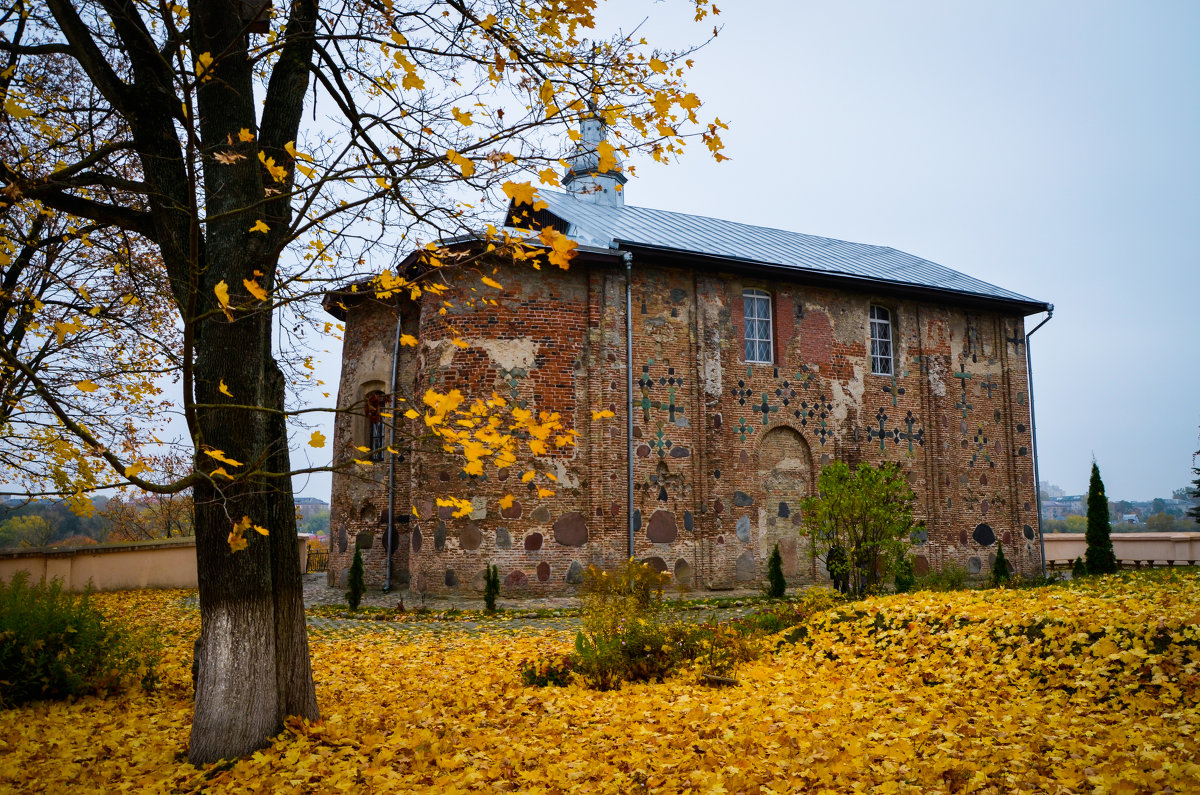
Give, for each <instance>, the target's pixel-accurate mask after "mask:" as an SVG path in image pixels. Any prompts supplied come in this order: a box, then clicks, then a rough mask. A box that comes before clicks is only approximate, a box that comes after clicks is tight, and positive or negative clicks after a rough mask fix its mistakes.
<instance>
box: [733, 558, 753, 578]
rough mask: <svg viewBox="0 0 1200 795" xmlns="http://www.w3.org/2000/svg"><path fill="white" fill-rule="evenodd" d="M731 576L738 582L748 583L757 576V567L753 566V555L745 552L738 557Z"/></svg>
mask: <svg viewBox="0 0 1200 795" xmlns="http://www.w3.org/2000/svg"><path fill="white" fill-rule="evenodd" d="M733 576H734V578H735V579H737V581H738V582H750V581H751V580H753V579H754V578H755V577H757V576H758V567H757V566H755V565H754V553H752V552H749V551H747V552H743V553H742V554H740V555H738V559H737V563H736V564H734V572H733Z"/></svg>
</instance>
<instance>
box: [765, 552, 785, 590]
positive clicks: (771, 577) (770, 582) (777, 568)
mask: <svg viewBox="0 0 1200 795" xmlns="http://www.w3.org/2000/svg"><path fill="white" fill-rule="evenodd" d="M786 592H787V580H785V579H784V578H783V556H781V555H780V554H779V545H778V544H776V545H775V549H773V550H771V557H770V558H768V560H767V596H770V597H771V598H773V599H778V598H779V597H781V596H783V595H784V593H786Z"/></svg>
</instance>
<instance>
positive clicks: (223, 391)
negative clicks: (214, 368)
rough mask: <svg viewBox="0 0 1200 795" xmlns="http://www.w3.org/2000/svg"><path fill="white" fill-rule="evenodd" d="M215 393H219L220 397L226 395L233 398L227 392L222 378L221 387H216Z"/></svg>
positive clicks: (231, 394) (227, 388)
mask: <svg viewBox="0 0 1200 795" xmlns="http://www.w3.org/2000/svg"><path fill="white" fill-rule="evenodd" d="M217 391H218V392H220V393H221V394H222V395H228V396H229V397H233V393H232V392H230V391H229V387H227V386H225V379H224V378H222V379H221V385H220V386H218V387H217Z"/></svg>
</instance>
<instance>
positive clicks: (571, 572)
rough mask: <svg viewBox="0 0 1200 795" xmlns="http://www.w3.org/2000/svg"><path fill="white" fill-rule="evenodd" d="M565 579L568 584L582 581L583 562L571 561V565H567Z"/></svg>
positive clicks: (576, 583)
mask: <svg viewBox="0 0 1200 795" xmlns="http://www.w3.org/2000/svg"><path fill="white" fill-rule="evenodd" d="M566 581H567V583H568V584H570V585H579V583H581V582H583V564H582V563H580V562H579V561H577V560H573V561H571V565H570V566H568V567H567V576H566Z"/></svg>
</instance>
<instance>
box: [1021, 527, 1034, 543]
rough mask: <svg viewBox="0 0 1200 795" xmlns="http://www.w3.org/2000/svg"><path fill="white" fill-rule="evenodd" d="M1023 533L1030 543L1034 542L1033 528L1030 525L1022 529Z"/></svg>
mask: <svg viewBox="0 0 1200 795" xmlns="http://www.w3.org/2000/svg"><path fill="white" fill-rule="evenodd" d="M1022 532H1023V533H1025V538H1026V539H1028V540H1030V541H1032V540H1033V528H1032V527H1031V526H1030V525H1025V527H1024V528H1023V529H1022Z"/></svg>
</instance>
